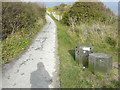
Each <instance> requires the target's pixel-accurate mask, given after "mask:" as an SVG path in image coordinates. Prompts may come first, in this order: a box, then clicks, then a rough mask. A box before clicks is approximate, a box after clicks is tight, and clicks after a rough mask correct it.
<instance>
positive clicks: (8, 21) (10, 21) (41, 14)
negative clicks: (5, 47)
mask: <svg viewBox="0 0 120 90" xmlns="http://www.w3.org/2000/svg"><path fill="white" fill-rule="evenodd" d="M45 11H46V10H45V8H43V7H40V6H38V5H37V4H35V3H25V2H14V3H13V2H3V3H2V40H4V39H5V38H7V36H8V35H9V34H11V33H14V32H16V31H18V30H20V29H21V28H26V27H30V26H31V25H33V24H34V23H35V22H36V20H38V18H45Z"/></svg>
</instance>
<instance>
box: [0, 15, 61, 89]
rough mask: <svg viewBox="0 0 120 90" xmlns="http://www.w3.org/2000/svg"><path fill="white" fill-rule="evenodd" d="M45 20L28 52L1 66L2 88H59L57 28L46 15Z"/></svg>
mask: <svg viewBox="0 0 120 90" xmlns="http://www.w3.org/2000/svg"><path fill="white" fill-rule="evenodd" d="M46 20H47V24H46V25H45V26H44V27H43V29H42V30H41V31H40V33H39V34H38V35H37V36H36V38H35V39H34V40H33V42H32V44H31V45H30V47H29V48H28V50H27V51H26V52H25V53H24V54H23V55H22V56H21V57H20V58H19V59H18V60H15V62H12V63H9V64H6V65H5V66H3V74H2V76H3V79H2V86H3V88H55V87H59V80H58V65H59V62H58V59H57V53H56V49H57V40H56V39H57V31H56V28H57V27H56V24H55V22H54V21H53V20H52V19H51V18H50V17H49V16H48V15H46Z"/></svg>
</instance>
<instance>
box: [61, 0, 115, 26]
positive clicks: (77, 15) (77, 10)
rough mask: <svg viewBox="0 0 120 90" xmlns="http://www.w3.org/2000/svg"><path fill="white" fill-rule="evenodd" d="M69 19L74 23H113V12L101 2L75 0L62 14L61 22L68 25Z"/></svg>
mask: <svg viewBox="0 0 120 90" xmlns="http://www.w3.org/2000/svg"><path fill="white" fill-rule="evenodd" d="M71 19H73V20H74V22H75V23H77V24H79V23H80V22H83V23H86V22H87V23H89V24H91V23H94V22H96V21H97V22H104V23H114V22H115V20H116V19H115V15H114V13H113V12H112V11H111V10H110V9H108V8H106V7H105V6H104V4H103V3H102V2H76V3H75V4H74V5H73V6H72V7H71V8H70V9H69V10H68V11H67V12H66V13H65V14H64V15H63V20H62V22H63V23H65V24H67V25H69V24H70V23H71Z"/></svg>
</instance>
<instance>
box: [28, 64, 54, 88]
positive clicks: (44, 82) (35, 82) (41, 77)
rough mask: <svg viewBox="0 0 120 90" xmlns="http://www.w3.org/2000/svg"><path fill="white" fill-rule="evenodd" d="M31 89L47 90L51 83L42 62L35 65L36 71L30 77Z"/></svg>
mask: <svg viewBox="0 0 120 90" xmlns="http://www.w3.org/2000/svg"><path fill="white" fill-rule="evenodd" d="M30 83H31V88H49V85H50V84H51V83H52V78H51V77H50V75H49V73H48V72H47V71H46V70H45V67H44V65H43V63H42V62H40V63H38V64H37V70H36V71H34V72H32V73H31V77H30Z"/></svg>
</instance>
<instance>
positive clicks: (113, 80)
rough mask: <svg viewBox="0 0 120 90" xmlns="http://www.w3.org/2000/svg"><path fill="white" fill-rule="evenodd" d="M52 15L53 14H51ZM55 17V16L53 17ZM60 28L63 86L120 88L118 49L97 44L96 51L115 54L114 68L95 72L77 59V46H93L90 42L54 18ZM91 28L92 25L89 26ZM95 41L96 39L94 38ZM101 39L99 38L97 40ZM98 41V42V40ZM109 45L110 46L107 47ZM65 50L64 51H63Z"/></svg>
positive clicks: (59, 48)
mask: <svg viewBox="0 0 120 90" xmlns="http://www.w3.org/2000/svg"><path fill="white" fill-rule="evenodd" d="M51 17H52V16H51ZM52 18H53V19H54V17H52ZM54 21H55V22H56V24H57V30H58V44H59V47H58V56H59V57H60V79H61V87H62V88H120V82H119V81H118V67H117V63H116V62H114V61H117V60H118V59H117V51H116V50H114V49H113V48H110V46H109V45H106V46H104V43H103V44H101V45H99V46H98V45H95V46H94V47H95V48H94V52H101V53H107V54H111V55H113V60H114V61H113V68H112V70H111V72H109V73H108V74H102V73H97V74H93V73H92V72H91V71H90V70H89V69H88V68H86V69H85V70H83V68H82V66H81V65H78V63H77V62H76V61H75V47H76V46H77V45H86V46H91V44H90V42H82V41H81V40H80V38H78V35H77V34H75V33H73V32H72V31H71V27H69V26H66V25H64V24H62V23H60V22H58V21H57V20H55V19H54ZM89 28H90V27H89ZM93 41H96V40H94V39H93ZM97 41H99V40H97ZM97 41H96V42H97ZM107 46H108V47H107ZM63 52H64V53H63Z"/></svg>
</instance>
